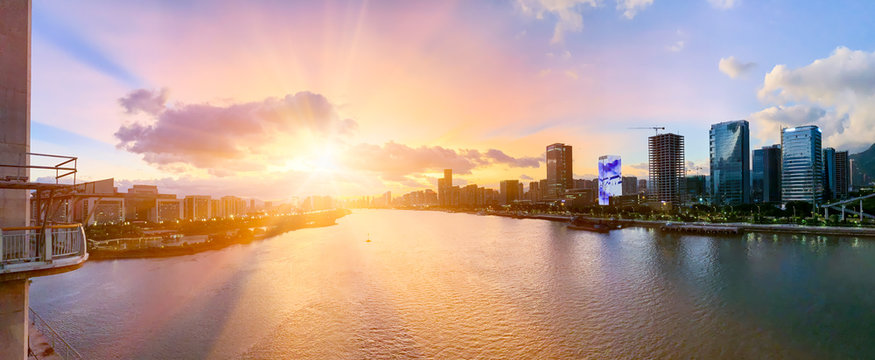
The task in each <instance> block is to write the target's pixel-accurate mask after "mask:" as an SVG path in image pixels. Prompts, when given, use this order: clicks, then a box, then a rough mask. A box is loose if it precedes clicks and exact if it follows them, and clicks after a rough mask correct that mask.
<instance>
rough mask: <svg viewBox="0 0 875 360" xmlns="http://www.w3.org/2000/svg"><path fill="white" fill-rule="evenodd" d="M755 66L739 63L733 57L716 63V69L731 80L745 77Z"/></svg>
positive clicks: (750, 63) (749, 63)
mask: <svg viewBox="0 0 875 360" xmlns="http://www.w3.org/2000/svg"><path fill="white" fill-rule="evenodd" d="M756 66H757V64H756V63H752V62H748V63H746V62H742V61H739V60H737V59H736V58H735V56H730V57H727V58H722V59H720V62H719V63H717V68H718V69H720V72H722V73H724V74H726V75H728V76H729V77H730V78H733V79H736V78H738V77H740V76H745V75H747V74H748V73H750V71H751V70H753V68H755V67H756Z"/></svg>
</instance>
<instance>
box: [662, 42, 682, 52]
mask: <svg viewBox="0 0 875 360" xmlns="http://www.w3.org/2000/svg"><path fill="white" fill-rule="evenodd" d="M684 45H686V43H685V42H684V41H683V40H678V41H676V42H675V43H674V44H672V45H669V46H668V47H666V49H668V51H671V52H679V51H681V50H683V49H684Z"/></svg>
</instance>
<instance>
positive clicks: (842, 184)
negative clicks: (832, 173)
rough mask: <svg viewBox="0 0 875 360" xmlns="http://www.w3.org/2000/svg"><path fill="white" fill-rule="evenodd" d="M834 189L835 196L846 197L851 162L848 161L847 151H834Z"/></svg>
mask: <svg viewBox="0 0 875 360" xmlns="http://www.w3.org/2000/svg"><path fill="white" fill-rule="evenodd" d="M835 161H836V181H835V182H836V191H835V195H834V196H835V198H837V199H844V198H846V197H848V192H849V191H850V189H851V164H850V162H849V161H848V152H847V151H836V159H835Z"/></svg>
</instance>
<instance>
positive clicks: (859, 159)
mask: <svg viewBox="0 0 875 360" xmlns="http://www.w3.org/2000/svg"><path fill="white" fill-rule="evenodd" d="M850 158H851V159H854V162H855V163H856V164H857V169H859V171H860V172H861V173H862V174H864V175H866V177H868V178H869V179H873V178H875V177H873V176H875V144H872V146H870V147H869V148H868V149H866V151H863V152H861V153H859V154H852V155H850Z"/></svg>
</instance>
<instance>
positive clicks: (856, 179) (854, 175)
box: [848, 159, 864, 191]
mask: <svg viewBox="0 0 875 360" xmlns="http://www.w3.org/2000/svg"><path fill="white" fill-rule="evenodd" d="M848 164H849V165H850V172H851V188H852V189H854V191H859V190H860V188H861V187H862V186H863V185H864V182H863V172H862V171H860V163H858V162H857V160H855V159H850V160H848Z"/></svg>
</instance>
